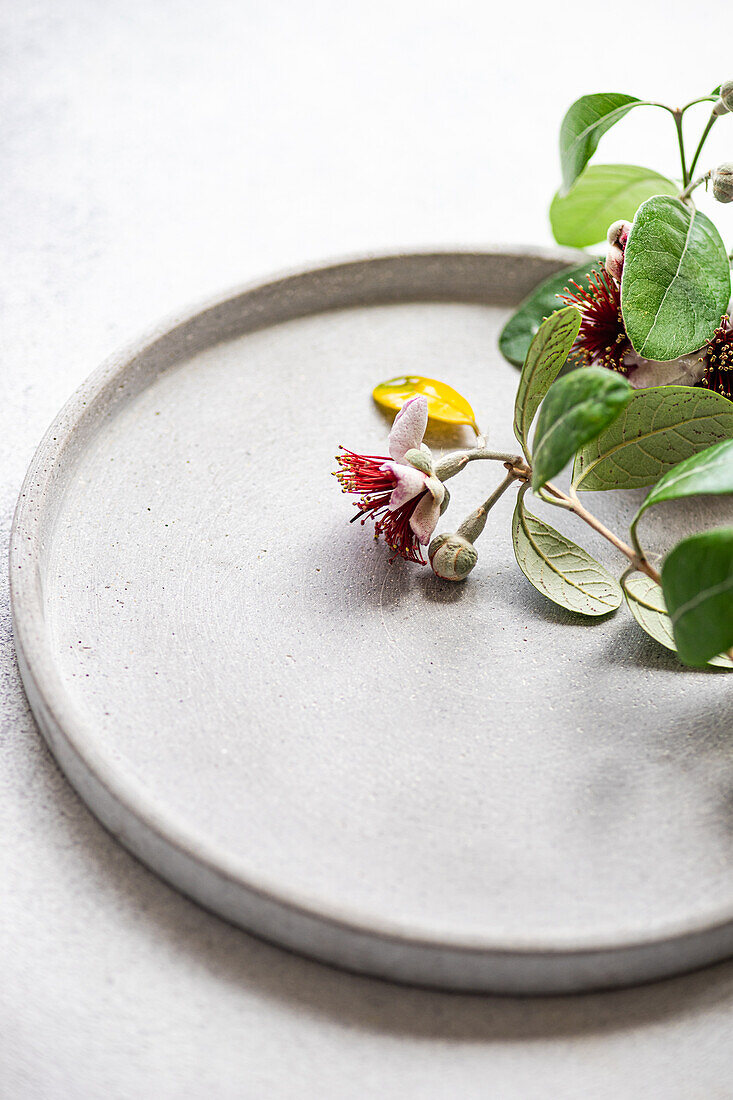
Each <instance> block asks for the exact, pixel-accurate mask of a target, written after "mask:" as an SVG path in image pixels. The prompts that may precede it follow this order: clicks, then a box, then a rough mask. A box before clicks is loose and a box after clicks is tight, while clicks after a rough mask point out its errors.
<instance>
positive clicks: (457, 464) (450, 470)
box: [435, 451, 469, 481]
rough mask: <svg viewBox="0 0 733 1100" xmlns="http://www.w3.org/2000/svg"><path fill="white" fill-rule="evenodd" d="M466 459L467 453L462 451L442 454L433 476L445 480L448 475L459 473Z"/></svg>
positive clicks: (465, 463)
mask: <svg viewBox="0 0 733 1100" xmlns="http://www.w3.org/2000/svg"><path fill="white" fill-rule="evenodd" d="M468 461H469V458H468V455H467V454H466V453H465V452H464V451H453V453H452V454H448V455H444V457H443V458H441V459H440V461H439V462H438V463H437V465H436V467H435V476H436V477H437V478H438V480H439V481H447V480H448V478H449V477H455V475H456V474H458V473H460V472H461V470H462V469H463V467H464V466H466V465H467V463H468Z"/></svg>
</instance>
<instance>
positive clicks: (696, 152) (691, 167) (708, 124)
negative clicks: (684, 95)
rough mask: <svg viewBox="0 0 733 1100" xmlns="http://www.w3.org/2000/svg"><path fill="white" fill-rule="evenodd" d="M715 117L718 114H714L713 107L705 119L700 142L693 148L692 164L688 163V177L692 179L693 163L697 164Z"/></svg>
mask: <svg viewBox="0 0 733 1100" xmlns="http://www.w3.org/2000/svg"><path fill="white" fill-rule="evenodd" d="M716 118H718V115H716V113H715V108H713V111H712V113H711V115H710V118H709V119H708V121H707V125H706V127H705V129H704V130H703V132H702V136H701V138H700V143H699V145H698V147H697V149H696V150H695V155H694V157H693V158H692V164H691V165H690V179H692V175H693V173H694V171H695V165H696V164H697V162H698V158H699V156H700V153H701V152H702V147H703V145H704V144H705V141H706V139H707V136H708V134H709V133H710V131H711V130H712V128H713V126H714V125H715V120H716Z"/></svg>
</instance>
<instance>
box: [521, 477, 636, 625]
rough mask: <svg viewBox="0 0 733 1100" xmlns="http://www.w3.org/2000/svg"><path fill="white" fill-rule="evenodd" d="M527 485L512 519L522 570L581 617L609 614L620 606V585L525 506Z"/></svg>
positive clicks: (621, 596) (545, 594) (537, 585)
mask: <svg viewBox="0 0 733 1100" xmlns="http://www.w3.org/2000/svg"><path fill="white" fill-rule="evenodd" d="M525 492H526V486H522V488H521V489H520V490H519V495H518V497H517V503H516V507H515V509H514V518H513V520H512V538H513V541H514V554H515V557H516V559H517V564H518V565H519V568H520V569H521V570H522V572H523V573H524V575H525V577H526V578H527V580H528V581H530V582H531V583H532V584H533V585H534V586H535V588H536V589H537V591H538V592H541V593H542V595H543V596H547V598H548V599H550V600H552V601H553V603H557V604H560V606H561V607H566V608H567V609H568V611H575V612H576V613H577V614H579V615H607V614H608V612H609V611H615V610H616V608H617V607H618V606H619V605H620V603H621V600H622V599H623V595H622V592H621V588H620V587H619V585H618V582H617V581H616V580H615V578H614V577H612V576H611V574H610V573H609V572H608V571H607V570H606V569H604V568H603V566H602V565H601V564H600V563H599V562H597V561H595V559H594V558H592V557H591V556H590V554H588V553H586V551H585V550H582V549H581V547H580V546H576V545H575V543H574V542H571V541H570V539H567V538H565V535H561V534H560V532H559V531H556V530H555V529H554V527H550V526H549V525H548V524H546V523H544V522H543V521H542V520H541V519H538V518H537V516H533V515H532V514H531V513H530V512H528V511H527V510H526V508H525V507H524V494H525Z"/></svg>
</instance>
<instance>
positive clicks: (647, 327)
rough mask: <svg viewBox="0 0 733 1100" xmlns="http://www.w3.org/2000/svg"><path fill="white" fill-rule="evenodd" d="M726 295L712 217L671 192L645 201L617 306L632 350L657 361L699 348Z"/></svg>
mask: <svg viewBox="0 0 733 1100" xmlns="http://www.w3.org/2000/svg"><path fill="white" fill-rule="evenodd" d="M729 299H730V260H729V259H728V253H727V252H726V248H725V245H724V244H723V242H722V240H721V238H720V234H719V233H718V231H717V229H716V228H715V226H714V225H713V223H712V222H711V221H710V219H709V218H707V217H706V216H705V215H704V214H701V213H700V211H699V210H695V208H694V207H693V206H691V205H687V204H686V203H683V202H680V201H679V199H673V198H670V197H669V196H668V195H657V196H655V197H654V198H651V199H647V201H646V202H645V203H642V205H641V206H640V208H639V210H638V211H637V213H636V217H635V218H634V224H633V226H632V228H631V232H630V233H629V239H628V241H627V244H626V251H625V254H624V273H623V277H622V279H621V312H622V314H623V318H624V324H625V326H626V332H627V335H628V337H629V340H630V341H631V343H632V345H633V347H634V349H635V351H637V352H638V353H639V355H643V356H644V358H646V359H655V360H668V359H677V358H678V357H679V356H680V355H686V354H687V353H688V352H691V351H697V349H698V348H701V347H702V345H703V344H704V343H705V342H706V341H707V340H709V339H710V337H711V336H712V335H713V333H714V331H715V329H716V328H717V327H718V325H719V324H720V318H721V316H722V314H723V313H725V310H726V309H727V306H728V301H729Z"/></svg>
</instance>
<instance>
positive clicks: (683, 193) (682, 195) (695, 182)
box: [677, 168, 713, 202]
mask: <svg viewBox="0 0 733 1100" xmlns="http://www.w3.org/2000/svg"><path fill="white" fill-rule="evenodd" d="M712 174H713V169H712V168H711V169H710V170H709V171H708V172H705V173H703V175H702V176H698V177H697V179H696V180H693V181H692V183H688V185H687V187H685V189H684V191H680V193H679V195H678V196H677V198H678V199H679V200H680V202H686V200H687V199H689V197H690V195H691V194H692V192H693V191H694V190H695V188H696V187H699V186H700V184H701V183H705V181H706V180H709V179H710V177H711V176H712Z"/></svg>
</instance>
